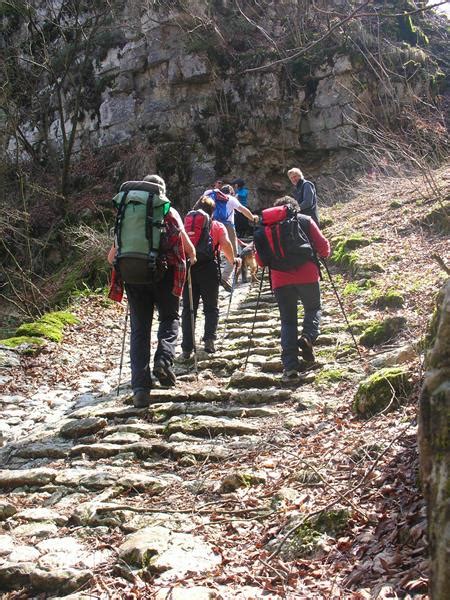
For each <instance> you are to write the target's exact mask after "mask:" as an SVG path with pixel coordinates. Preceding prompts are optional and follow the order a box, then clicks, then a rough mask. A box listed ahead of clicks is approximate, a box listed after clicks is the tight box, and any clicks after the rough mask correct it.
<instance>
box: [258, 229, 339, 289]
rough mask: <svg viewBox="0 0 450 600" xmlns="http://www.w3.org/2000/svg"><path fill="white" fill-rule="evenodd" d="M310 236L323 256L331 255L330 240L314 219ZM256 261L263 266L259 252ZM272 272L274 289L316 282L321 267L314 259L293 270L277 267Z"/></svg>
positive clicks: (312, 242)
mask: <svg viewBox="0 0 450 600" xmlns="http://www.w3.org/2000/svg"><path fill="white" fill-rule="evenodd" d="M308 237H309V241H310V242H311V245H312V247H313V248H314V250H315V251H316V252H317V254H318V255H319V256H320V257H321V258H327V257H328V256H330V242H329V241H328V240H327V238H326V237H325V236H324V235H323V234H322V232H321V231H320V229H319V228H318V227H317V225H316V224H315V223H314V221H313V220H312V219H311V222H310V224H309V236H308ZM256 261H257V263H258V265H259V266H261V267H262V266H263V264H262V262H261V260H260V258H259V256H258V253H257V252H256ZM270 273H271V278H272V287H273V289H274V290H275V289H276V288H279V287H283V286H285V285H293V284H298V283H315V282H316V281H319V279H320V274H319V269H318V267H317V265H316V264H315V263H313V262H312V261H308V262H307V263H305V264H303V265H300V266H299V267H295V269H292V270H291V271H276V270H275V269H271V271H270Z"/></svg>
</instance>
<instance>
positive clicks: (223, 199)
mask: <svg viewBox="0 0 450 600" xmlns="http://www.w3.org/2000/svg"><path fill="white" fill-rule="evenodd" d="M205 195H207V196H209V197H210V198H212V199H213V200H214V202H215V203H216V207H215V209H214V215H213V218H214V220H215V221H219V223H223V224H224V225H225V224H226V223H228V218H229V216H230V215H229V213H228V210H227V203H228V196H227V195H226V194H224V193H223V192H221V191H220V190H218V189H215V190H210V191H209V192H207V193H206V194H205Z"/></svg>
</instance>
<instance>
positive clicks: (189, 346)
mask: <svg viewBox="0 0 450 600" xmlns="http://www.w3.org/2000/svg"><path fill="white" fill-rule="evenodd" d="M215 206H216V204H215V202H214V200H213V199H212V198H210V197H209V196H201V198H200V199H199V200H198V201H197V202H196V204H195V206H194V208H193V210H192V211H191V212H190V213H188V214H187V215H186V217H185V220H184V223H185V228H186V232H187V233H188V235H191V234H192V235H193V236H194V232H193V231H191V230H190V229H189V228H188V224H191V223H192V221H190V220H189V216H190V215H192V214H195V213H196V214H197V215H198V216H202V218H203V219H205V221H204V225H205V226H206V227H207V230H206V231H205V234H207V238H208V239H207V240H203V241H202V242H200V240H199V241H198V242H197V243H198V244H199V245H198V246H196V253H197V254H196V256H197V259H198V260H197V262H196V264H195V265H194V266H190V267H189V268H190V270H191V271H190V273H191V282H192V300H193V305H194V306H193V310H194V318H196V317H197V309H198V305H199V302H200V299H201V300H202V302H203V313H204V315H205V329H204V336H203V343H204V348H205V351H206V352H208V353H209V354H213V353H214V352H215V351H216V348H215V344H214V341H215V339H216V331H217V325H218V322H219V308H218V305H219V282H220V268H219V252H220V251H222V252H223V253H224V255H225V258H226V259H227V261H228V262H229V263H230V264H231V265H233V266H234V267H235V268H239V266H240V264H241V259H240V258H238V257H237V256H236V254H235V252H234V248H233V245H232V243H231V241H230V238H229V236H228V232H227V230H226V228H225V225H223V224H222V223H219V222H218V221H213V220H212V216H213V213H214V209H215ZM202 237H203V236H202ZM205 241H206V243H205ZM194 245H195V243H194ZM200 245H201V247H200ZM181 327H182V331H183V341H182V342H181V349H182V351H183V358H184V359H188V358H189V357H190V355H191V353H192V350H193V348H194V344H193V339H192V326H191V316H190V306H189V289H188V284H186V285H185V286H184V291H183V312H182V317H181Z"/></svg>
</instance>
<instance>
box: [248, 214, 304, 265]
mask: <svg viewBox="0 0 450 600" xmlns="http://www.w3.org/2000/svg"><path fill="white" fill-rule="evenodd" d="M310 222H311V219H310V217H306V216H303V215H301V214H300V213H296V212H294V211H293V210H292V209H291V208H289V207H288V206H286V205H283V206H276V207H273V208H267V209H266V210H263V211H262V223H261V225H260V226H258V227H257V228H256V230H255V233H254V243H255V248H256V250H257V252H258V255H259V258H260V259H261V262H262V263H263V265H265V266H268V267H270V268H271V269H275V270H277V271H290V270H292V269H295V268H296V267H298V266H300V265H303V264H304V263H306V262H308V261H309V260H313V261H315V254H314V250H313V249H312V246H311V243H310V241H309V238H308V235H309V224H310Z"/></svg>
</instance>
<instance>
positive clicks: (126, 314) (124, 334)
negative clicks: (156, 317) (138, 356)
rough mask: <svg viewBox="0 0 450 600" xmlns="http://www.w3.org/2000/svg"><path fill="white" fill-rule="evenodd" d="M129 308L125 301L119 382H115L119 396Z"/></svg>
mask: <svg viewBox="0 0 450 600" xmlns="http://www.w3.org/2000/svg"><path fill="white" fill-rule="evenodd" d="M129 308H130V305H129V304H128V302H127V308H126V311H125V325H124V327H123V336H122V351H121V353H120V365H119V382H118V384H117V397H118V396H119V390H120V380H121V379H122V366H123V355H124V352H125V339H126V336H127V325H128V314H129Z"/></svg>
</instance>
